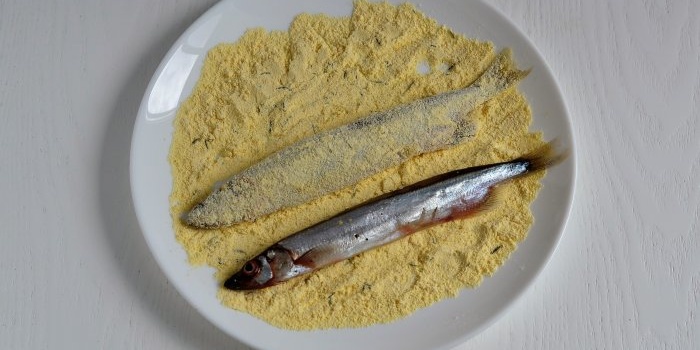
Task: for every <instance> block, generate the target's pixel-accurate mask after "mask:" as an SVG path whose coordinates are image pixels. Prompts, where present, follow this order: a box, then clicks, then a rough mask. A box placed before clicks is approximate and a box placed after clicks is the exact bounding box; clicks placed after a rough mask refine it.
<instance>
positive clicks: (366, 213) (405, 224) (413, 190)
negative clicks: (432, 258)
mask: <svg viewBox="0 0 700 350" xmlns="http://www.w3.org/2000/svg"><path fill="white" fill-rule="evenodd" d="M565 157H566V153H565V152H560V153H557V152H555V151H554V147H553V145H552V143H550V144H547V145H546V146H544V147H542V148H541V149H538V150H537V151H535V152H533V153H531V154H528V155H526V156H523V157H520V158H518V159H515V160H512V161H508V162H503V163H498V164H492V165H485V166H480V167H476V168H467V169H461V170H455V171H452V172H449V173H446V174H443V175H438V176H436V177H433V178H430V179H428V180H424V181H422V182H419V183H417V184H415V185H412V186H410V187H409V188H407V189H402V190H399V191H396V192H392V193H389V194H387V195H384V196H382V197H380V198H378V199H375V200H373V201H371V202H369V203H366V204H363V205H360V206H358V207H356V208H354V209H350V210H348V211H346V212H344V213H341V214H339V215H336V216H334V217H332V218H330V219H328V220H326V221H323V222H321V223H319V224H316V225H314V226H311V227H309V228H307V229H304V230H302V231H299V232H298V233H295V234H293V235H291V236H289V237H287V238H285V239H283V240H281V241H279V242H277V243H276V244H274V245H272V246H271V247H269V248H268V249H266V250H265V251H264V252H262V253H261V254H259V255H258V256H256V257H255V258H253V259H251V260H249V261H248V262H246V263H245V264H244V265H243V267H242V268H241V269H240V270H239V271H238V272H236V273H235V274H234V275H233V276H231V277H230V278H229V279H228V280H227V281H226V282H225V283H224V287H226V288H228V289H232V290H249V289H260V288H265V287H269V286H273V285H275V284H278V283H280V282H284V281H287V280H289V279H291V278H294V277H296V276H300V275H303V274H306V273H309V272H312V271H314V270H317V269H320V268H322V267H325V266H328V265H331V264H333V263H335V262H338V261H342V260H345V259H348V258H350V257H353V256H355V255H358V254H360V253H362V252H365V251H367V250H370V249H373V248H377V247H380V246H383V245H385V244H388V243H391V242H393V241H396V240H398V239H400V238H402V237H406V236H408V235H410V234H412V233H415V232H417V231H420V230H423V229H426V228H428V227H431V226H434V225H437V224H440V223H444V222H448V221H452V220H457V219H462V218H466V217H469V216H471V215H474V214H477V213H479V212H482V211H485V210H488V209H489V208H490V207H492V206H494V205H495V204H496V202H497V201H495V200H494V199H495V198H496V196H494V191H495V189H496V187H497V186H498V185H499V184H502V183H505V182H508V181H510V180H513V179H515V178H518V177H522V176H525V175H527V174H531V173H533V172H536V171H539V170H543V169H545V168H547V167H549V166H551V165H553V164H555V163H558V162H560V161H562V160H563V159H564V158H565Z"/></svg>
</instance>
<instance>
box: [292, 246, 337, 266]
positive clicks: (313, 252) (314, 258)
mask: <svg viewBox="0 0 700 350" xmlns="http://www.w3.org/2000/svg"><path fill="white" fill-rule="evenodd" d="M333 251H334V248H333V247H332V246H322V247H314V248H311V249H310V250H309V251H308V252H306V253H304V254H303V255H302V256H300V257H299V258H297V259H296V260H294V264H296V265H302V266H306V267H308V268H310V269H315V268H317V267H321V266H325V265H328V258H327V257H328V256H330V255H331V254H332V253H333Z"/></svg>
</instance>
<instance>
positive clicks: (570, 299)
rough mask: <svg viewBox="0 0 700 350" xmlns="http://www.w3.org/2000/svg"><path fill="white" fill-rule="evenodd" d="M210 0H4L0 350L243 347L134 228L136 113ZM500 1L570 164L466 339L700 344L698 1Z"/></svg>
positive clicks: (0, 36) (561, 345)
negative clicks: (168, 273)
mask: <svg viewBox="0 0 700 350" xmlns="http://www.w3.org/2000/svg"><path fill="white" fill-rule="evenodd" d="M213 3H214V1H212V0H206V1H202V0H196V1H195V0H150V1H134V0H130V1H105V0H102V1H19V0H14V1H13V0H7V1H5V0H3V1H0V195H1V197H0V227H1V228H0V348H3V349H68V348H78V349H82V348H84V349H96V348H105V349H134V348H136V349H244V348H246V346H244V345H242V344H240V343H239V342H237V341H236V340H234V339H231V338H229V337H228V336H226V335H225V334H224V333H223V332H221V331H219V330H218V329H217V328H215V327H214V326H213V325H211V324H210V323H208V322H207V321H206V320H205V319H204V318H202V317H201V316H200V315H199V314H198V313H197V312H196V311H195V310H194V309H193V308H192V307H190V306H189V304H187V303H186V302H185V301H184V300H183V299H182V298H181V297H180V296H179V295H178V294H177V292H176V291H175V289H174V288H173V287H172V286H170V285H169V284H168V282H167V280H166V279H165V276H164V275H163V273H162V272H161V271H160V270H159V268H158V267H157V266H156V264H155V262H154V260H153V258H152V257H151V254H150V252H149V251H148V249H147V247H146V245H145V242H144V240H143V238H142V236H141V232H140V231H139V227H138V225H137V223H136V219H135V216H134V212H133V208H132V205H131V198H130V194H129V179H128V160H129V146H130V140H131V130H132V126H133V122H134V117H135V115H136V111H137V108H138V105H139V102H140V99H141V97H142V94H143V92H144V89H145V88H146V84H147V83H148V81H149V79H150V77H151V75H152V74H153V72H154V71H155V68H156V66H157V65H158V63H159V61H160V59H161V58H162V57H163V55H164V54H165V52H166V51H167V49H168V48H169V46H170V45H171V44H172V43H173V41H174V40H175V39H176V38H177V37H178V36H179V35H180V34H181V33H182V32H183V31H184V29H185V28H187V26H189V24H190V23H191V22H192V21H193V20H194V19H195V18H197V17H198V16H199V15H200V14H201V13H203V12H204V11H205V10H206V9H207V8H209V7H210V6H211V5H212V4H213ZM493 4H494V5H495V6H496V7H498V8H499V9H501V10H502V11H503V12H504V13H505V14H506V15H507V16H508V17H509V18H511V19H512V20H513V21H514V22H515V23H516V24H517V25H518V26H519V27H520V28H522V29H523V30H524V31H525V32H526V33H527V35H528V36H529V37H530V38H531V39H532V40H533V42H534V43H535V45H536V46H537V47H538V49H539V50H540V51H541V53H542V54H543V55H544V57H545V58H546V60H547V61H548V62H549V64H550V66H551V68H552V69H553V71H554V73H555V75H556V76H557V79H558V81H559V83H560V86H561V87H562V89H563V92H564V95H565V97H566V99H567V103H568V107H569V109H570V111H571V116H572V118H573V121H574V131H575V136H576V141H577V146H578V152H579V153H578V160H579V164H578V165H579V173H578V174H579V177H578V184H577V189H576V199H575V203H574V208H573V212H572V216H571V218H570V221H569V225H568V228H567V231H566V234H565V236H564V239H563V241H562V243H561V245H560V247H559V249H558V251H557V252H556V254H555V256H554V258H553V259H552V261H551V263H550V265H549V266H548V267H547V268H546V269H545V271H544V272H543V273H542V275H541V276H540V277H539V279H538V280H537V281H536V283H535V285H534V287H533V288H531V289H530V290H529V291H528V292H527V294H526V295H525V297H524V298H522V299H521V300H520V301H519V302H518V303H517V305H516V306H515V307H514V308H513V309H512V310H511V311H510V312H509V313H507V314H506V316H505V317H504V318H503V319H501V320H500V321H499V322H498V323H496V324H495V325H493V326H492V327H491V328H489V329H488V330H486V331H485V332H483V333H481V334H480V335H478V336H477V337H476V338H473V339H472V340H470V341H469V342H467V343H465V344H463V345H462V346H460V347H459V349H492V348H493V349H495V348H503V349H603V348H608V349H623V348H624V349H637V348H650V349H660V348H663V349H698V348H700V317H699V316H698V314H699V313H700V237H699V232H698V231H700V20H699V17H700V2H698V1H694V0H675V1H672V2H671V1H668V2H664V1H650V0H645V1H634V0H627V1H621V0H620V1H606V0H596V1H571V0H567V1H545V0H529V1H509V0H495V1H493Z"/></svg>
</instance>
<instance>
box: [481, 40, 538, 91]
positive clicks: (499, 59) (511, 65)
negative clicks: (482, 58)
mask: <svg viewBox="0 0 700 350" xmlns="http://www.w3.org/2000/svg"><path fill="white" fill-rule="evenodd" d="M530 70H531V69H526V70H520V69H518V67H517V65H516V64H515V62H514V61H513V52H512V51H511V50H510V49H503V50H501V52H499V53H498V55H496V57H495V58H494V59H493V61H492V62H491V64H490V65H489V67H488V68H487V69H486V71H485V72H484V73H483V74H482V75H481V76H480V77H479V78H478V79H477V80H476V81H475V82H474V83H473V84H476V85H477V86H481V87H483V88H485V89H495V90H502V89H504V88H507V87H509V86H512V85H515V84H517V83H518V82H519V81H521V80H523V79H524V78H525V77H527V76H528V74H530Z"/></svg>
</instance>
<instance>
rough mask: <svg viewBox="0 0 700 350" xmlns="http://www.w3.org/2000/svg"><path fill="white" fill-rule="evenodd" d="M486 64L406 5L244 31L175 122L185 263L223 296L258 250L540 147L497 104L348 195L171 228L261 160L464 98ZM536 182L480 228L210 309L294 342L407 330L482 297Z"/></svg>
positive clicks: (487, 55) (400, 244)
mask: <svg viewBox="0 0 700 350" xmlns="http://www.w3.org/2000/svg"><path fill="white" fill-rule="evenodd" d="M494 57H495V52H494V47H493V45H492V44H491V43H488V42H481V41H476V40H472V39H467V38H465V37H463V36H461V35H458V34H455V33H453V32H452V31H450V29H448V28H446V27H444V26H441V25H439V24H437V23H436V22H435V21H433V20H431V19H429V18H426V17H425V16H424V15H423V14H421V13H420V12H418V11H417V10H416V9H415V8H414V7H413V6H411V5H401V6H393V5H389V4H385V3H378V4H373V3H368V2H365V1H359V2H356V3H355V9H354V11H353V14H352V16H351V17H350V18H331V17H327V16H325V15H307V14H304V15H300V16H298V17H297V18H296V19H295V20H294V21H293V23H292V24H291V25H290V27H289V30H288V32H281V31H274V32H268V31H265V30H263V29H251V30H249V31H247V32H246V33H245V34H244V35H243V36H242V37H241V38H240V40H239V41H238V42H236V43H232V44H220V45H218V46H216V47H215V48H213V49H212V50H211V51H210V52H209V54H208V56H207V58H206V61H205V64H204V67H203V69H202V73H201V77H200V80H199V82H198V83H197V85H196V87H195V89H194V91H193V92H192V94H191V96H190V97H189V98H188V99H187V100H186V101H185V102H184V103H183V104H182V106H181V108H180V110H179V111H178V114H177V117H176V120H175V132H174V135H173V143H172V147H171V151H170V163H171V165H172V174H173V179H174V183H173V192H172V195H171V214H172V217H173V222H174V227H175V233H176V236H177V239H178V241H179V242H180V243H181V244H182V246H183V247H184V248H185V250H186V251H187V253H188V256H189V260H190V262H191V263H192V264H194V265H202V264H207V265H210V266H213V267H214V268H216V269H217V271H218V273H217V274H216V278H217V280H219V281H220V282H223V280H225V279H226V278H227V277H228V276H230V275H231V274H232V273H233V272H235V271H237V270H238V269H240V267H241V266H242V265H243V264H244V263H245V262H246V261H247V260H248V259H250V258H252V257H254V256H255V255H257V254H258V253H260V252H261V251H262V250H264V249H265V248H267V247H268V246H270V245H272V244H273V243H275V242H277V241H279V240H280V239H282V238H284V237H286V236H288V235H290V234H292V233H294V232H297V231H299V230H301V229H303V228H306V227H308V226H311V225H313V224H315V223H317V222H319V221H322V220H324V219H327V218H329V217H331V216H333V215H335V214H337V213H338V212H340V211H342V210H344V209H346V208H349V207H352V206H355V205H358V204H360V203H362V202H364V201H367V200H369V199H371V198H373V197H375V196H377V195H380V194H382V193H386V192H389V191H392V190H396V189H398V188H401V187H403V186H406V185H409V184H412V183H415V182H417V181H420V180H422V179H425V178H428V177H431V176H434V175H437V174H440V173H444V172H447V171H450V170H454V169H458V168H464V167H470V166H475V165H483V164H489V163H494V162H499V161H505V160H510V159H512V158H515V157H517V156H519V155H522V154H524V153H527V152H528V151H531V150H533V149H535V148H537V147H538V146H541V145H543V144H544V143H543V142H542V140H541V135H540V134H539V133H530V132H528V127H529V124H530V122H531V113H530V109H529V106H528V104H527V102H526V101H525V99H524V98H523V96H522V95H521V94H520V93H519V92H518V91H517V90H516V89H509V90H507V91H506V92H504V93H503V94H501V95H500V96H498V97H497V98H495V99H493V100H491V101H489V102H488V103H486V104H484V105H482V106H481V107H479V108H478V109H477V110H475V111H473V112H472V113H471V117H472V118H473V119H474V121H475V122H476V125H477V132H476V136H475V137H474V138H471V139H468V140H467V141H465V142H464V143H463V144H460V145H458V146H456V147H453V148H450V149H447V150H443V151H438V152H433V153H428V154H423V155H420V156H417V157H414V158H412V159H410V160H409V161H408V162H406V163H404V164H402V165H400V166H398V167H395V168H391V169H377V171H378V172H379V173H378V174H376V175H374V176H372V177H370V178H368V179H365V180H363V181H361V182H360V183H358V184H356V185H354V186H351V187H349V188H345V189H343V190H340V191H338V192H335V193H332V194H330V195H326V196H324V197H321V198H318V199H315V200H313V201H312V202H309V203H305V204H303V205H300V206H297V207H293V208H288V209H284V210H281V211H278V212H275V213H273V214H270V215H268V216H265V217H261V218H259V219H257V220H256V221H254V222H245V223H242V224H237V225H235V226H232V227H228V228H222V229H212V230H202V229H194V228H190V227H187V226H185V225H184V224H183V223H182V222H181V220H180V217H181V215H182V214H183V213H184V212H186V211H187V210H189V209H190V208H191V207H192V206H193V205H194V204H196V203H197V202H199V201H201V200H203V199H204V198H205V197H206V196H207V195H208V193H209V191H211V189H212V186H214V184H215V183H216V182H218V181H222V180H225V179H226V178H227V177H229V176H231V175H232V174H235V173H237V172H239V171H241V170H243V169H245V168H246V167H248V166H250V165H252V164H254V163H255V162H257V161H259V160H261V159H262V158H264V157H266V156H268V155H270V154H271V153H273V152H275V151H278V150H280V149H282V148H284V147H286V146H289V145H290V144H292V143H294V142H295V141H298V140H300V139H302V138H305V137H308V136H310V135H313V134H314V133H317V132H319V131H322V130H328V129H331V128H335V127H338V126H340V125H343V124H346V123H349V122H351V121H353V120H356V119H358V118H362V117H365V116H367V115H369V114H371V113H373V112H377V111H382V110H386V109H389V108H392V107H395V106H397V105H399V104H404V103H407V102H410V101H414V100H417V99H420V98H423V97H426V96H431V95H435V94H438V93H442V92H445V91H449V90H454V89H458V88H462V87H465V86H467V85H469V84H470V83H471V82H472V81H474V80H475V79H476V78H477V77H478V76H479V75H480V73H482V72H483V71H484V70H485V69H486V67H487V66H488V64H489V63H490V62H491V60H492V59H493V58H494ZM421 66H425V67H426V68H428V70H429V71H428V72H424V71H421V69H419V67H421ZM398 127H401V128H411V127H412V125H410V123H406V124H405V125H400V126H398ZM360 142H366V143H370V144H371V143H372V142H373V140H371V139H368V140H361V141H360ZM313 161H316V160H314V159H310V160H309V162H313ZM541 176H542V175H541V174H540V175H535V176H531V177H528V178H525V179H520V180H516V181H515V182H513V183H510V184H507V185H504V186H502V187H501V191H500V192H501V195H500V199H501V200H500V204H499V205H498V206H497V207H496V208H495V209H494V210H491V211H489V212H487V213H485V214H482V215H479V216H476V217H473V218H469V219H466V220H459V221H454V222H449V223H445V224H442V225H439V226H436V227H433V228H430V229H428V230H425V231H421V232H418V233H415V234H413V235H412V236H410V237H408V238H405V239H402V240H399V241H397V242H395V243H392V244H390V245H387V246H384V247H381V248H378V249H374V250H371V251H368V252H366V253H363V254H360V255H358V256H356V257H354V258H352V259H349V260H346V261H342V262H339V263H337V264H335V265H332V266H330V267H327V268H324V269H321V270H319V271H316V272H314V273H311V274H308V275H304V276H301V277H299V278H296V279H293V280H290V281H288V282H285V283H282V284H280V285H277V286H274V287H270V288H266V289H262V290H256V291H246V292H241V291H229V290H225V289H223V288H221V289H220V291H219V298H220V299H221V302H222V303H223V304H224V305H226V306H228V307H231V308H233V309H236V310H241V311H244V312H247V313H250V314H252V315H254V316H256V317H258V318H261V319H263V320H265V321H266V322H269V323H270V324H272V325H275V326H277V327H281V328H286V329H295V330H309V329H323V328H338V327H363V326H368V325H371V324H376V323H385V322H390V321H393V320H396V319H399V318H401V317H405V316H407V315H409V314H411V313H412V312H414V311H416V310H417V309H419V308H423V307H426V306H428V305H431V304H433V303H435V302H437V301H439V300H441V299H444V298H447V297H454V296H456V295H457V294H458V293H459V291H460V290H461V289H463V288H465V287H476V286H478V285H479V283H480V282H481V280H482V278H483V277H484V276H489V275H491V274H493V273H494V272H495V271H496V269H497V268H498V267H499V266H500V265H501V264H503V262H504V261H505V260H506V259H507V258H508V256H509V255H510V254H511V253H512V252H513V251H514V250H515V248H516V245H517V244H518V243H519V242H520V241H522V240H523V239H524V238H525V236H526V235H527V231H528V228H529V227H530V225H531V224H532V215H531V213H530V210H529V204H530V202H531V201H532V200H533V199H534V198H535V195H536V193H537V190H538V189H539V182H538V180H539V178H540V177H541ZM309 186H313V184H312V183H310V184H309Z"/></svg>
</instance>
